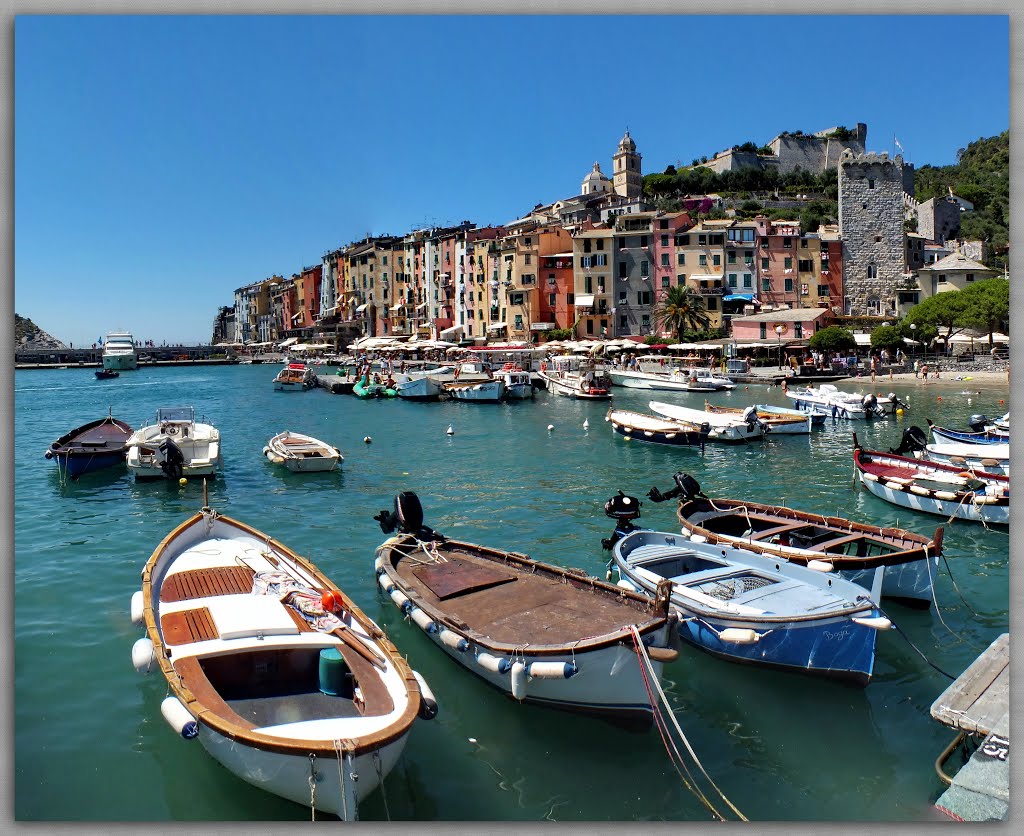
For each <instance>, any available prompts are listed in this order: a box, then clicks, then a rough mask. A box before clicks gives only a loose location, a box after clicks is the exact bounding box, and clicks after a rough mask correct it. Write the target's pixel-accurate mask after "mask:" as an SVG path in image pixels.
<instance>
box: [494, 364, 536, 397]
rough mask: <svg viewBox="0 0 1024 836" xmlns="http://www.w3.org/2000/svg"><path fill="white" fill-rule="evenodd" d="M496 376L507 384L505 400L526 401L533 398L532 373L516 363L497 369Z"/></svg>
mask: <svg viewBox="0 0 1024 836" xmlns="http://www.w3.org/2000/svg"><path fill="white" fill-rule="evenodd" d="M494 376H495V378H497V379H498V380H500V381H502V383H504V384H505V398H506V399H507V400H510V401H525V400H529V399H530V398H532V397H533V380H531V379H530V373H529V372H528V371H524V370H523V369H522V368H520V367H519V366H518V365H516V364H514V363H506V364H505V365H504V366H502V367H501V368H500V369H495V371H494Z"/></svg>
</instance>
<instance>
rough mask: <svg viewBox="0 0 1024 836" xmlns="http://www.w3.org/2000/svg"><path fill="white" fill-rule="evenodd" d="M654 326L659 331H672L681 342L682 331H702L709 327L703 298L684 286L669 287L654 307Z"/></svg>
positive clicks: (708, 318) (708, 317)
mask: <svg viewBox="0 0 1024 836" xmlns="http://www.w3.org/2000/svg"><path fill="white" fill-rule="evenodd" d="M654 324H655V327H657V328H658V329H660V330H670V331H674V332H675V335H676V339H678V340H679V341H680V342H682V339H683V332H684V331H704V330H706V329H707V328H708V327H709V326H710V325H711V317H710V316H708V312H707V308H706V307H705V306H704V297H702V296H701V295H700V294H698V293H696V292H695V291H694V290H692V289H691V288H689V287H687V286H686V285H675V286H673V287H670V288H669V289H668V291H667V292H666V293H665V295H664V296H663V297H662V298H661V299H660V300H659V301H658V302H657V303H656V304H655V306H654Z"/></svg>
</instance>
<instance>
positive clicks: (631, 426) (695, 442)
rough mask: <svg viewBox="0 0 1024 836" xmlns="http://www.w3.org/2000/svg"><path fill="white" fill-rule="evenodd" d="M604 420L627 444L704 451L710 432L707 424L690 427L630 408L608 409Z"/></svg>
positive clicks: (683, 423)
mask: <svg viewBox="0 0 1024 836" xmlns="http://www.w3.org/2000/svg"><path fill="white" fill-rule="evenodd" d="M605 420H606V421H608V422H609V423H610V424H611V425H612V431H613V432H615V433H616V434H618V435H621V436H622V437H623V438H625V439H626V440H627V441H629V440H631V439H636V440H637V441H649V442H651V443H653V444H669V445H672V446H673V447H699V448H700V450H701V452H703V451H704V442H705V440H706V439H707V436H708V433H709V432H710V431H711V425H710V424H708V423H704V424H700V425H698V424H687V423H685V422H682V421H672V420H670V419H668V418H662V417H661V416H660V415H648V414H646V413H644V412H633V411H631V410H628V409H609V410H608V413H607V414H606V415H605Z"/></svg>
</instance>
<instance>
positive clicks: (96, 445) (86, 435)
mask: <svg viewBox="0 0 1024 836" xmlns="http://www.w3.org/2000/svg"><path fill="white" fill-rule="evenodd" d="M131 435H132V428H131V427H129V426H128V425H127V424H126V423H125V422H124V421H118V420H117V419H116V418H114V417H112V416H110V415H108V416H107V417H106V418H100V419H98V420H96V421H89V422H88V423H87V424H82V426H80V427H75V429H73V430H70V431H69V432H66V433H64V435H62V436H61V437H60V438H58V439H57V440H56V441H55V442H53V443H52V444H51V445H50V446H49V447H48V448H47V450H46V452H45V453H43V455H44V456H45V457H46V458H47V459H53V460H54V461H56V462H57V468H58V470H59V471H60V473H61V474H62V475H66V476H67V477H69V478H71V479H77V478H78V477H79V476H81V475H83V474H85V473H91V472H93V471H94V470H103V469H104V468H108V467H113V466H114V465H118V464H123V463H124V460H125V457H126V456H127V455H128V439H129V438H131Z"/></svg>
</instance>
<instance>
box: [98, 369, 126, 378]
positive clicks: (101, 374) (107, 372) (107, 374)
mask: <svg viewBox="0 0 1024 836" xmlns="http://www.w3.org/2000/svg"><path fill="white" fill-rule="evenodd" d="M93 374H95V375H96V379H97V380H110V379H111V378H113V377H120V376H121V373H120V372H115V371H114V370H113V369H97V370H96V371H95V372H93Z"/></svg>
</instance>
